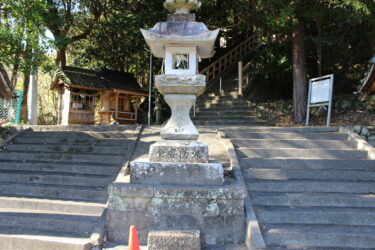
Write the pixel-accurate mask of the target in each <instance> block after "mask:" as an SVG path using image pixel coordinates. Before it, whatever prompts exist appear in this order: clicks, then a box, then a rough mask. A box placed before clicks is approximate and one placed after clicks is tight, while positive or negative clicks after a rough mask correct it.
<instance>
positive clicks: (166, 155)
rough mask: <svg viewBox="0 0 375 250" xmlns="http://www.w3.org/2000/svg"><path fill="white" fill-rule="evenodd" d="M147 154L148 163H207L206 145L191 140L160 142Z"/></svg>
mask: <svg viewBox="0 0 375 250" xmlns="http://www.w3.org/2000/svg"><path fill="white" fill-rule="evenodd" d="M149 154H150V155H149V159H150V162H184V163H208V147H207V145H205V144H203V143H200V142H197V141H193V140H162V141H159V142H157V143H155V144H153V145H151V147H150V153H149Z"/></svg>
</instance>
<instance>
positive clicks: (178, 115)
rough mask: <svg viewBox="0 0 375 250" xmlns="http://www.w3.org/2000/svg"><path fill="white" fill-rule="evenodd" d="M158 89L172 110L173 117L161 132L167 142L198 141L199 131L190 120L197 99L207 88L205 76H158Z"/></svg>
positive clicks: (156, 84) (156, 80) (156, 79)
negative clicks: (190, 113) (191, 110)
mask: <svg viewBox="0 0 375 250" xmlns="http://www.w3.org/2000/svg"><path fill="white" fill-rule="evenodd" d="M155 86H156V88H157V89H158V90H159V91H160V93H162V94H163V95H164V99H165V101H166V102H167V103H168V105H169V106H170V108H171V111H172V116H171V118H170V119H169V121H168V123H167V125H165V127H164V128H163V129H162V130H161V137H162V139H165V140H197V139H198V137H199V133H198V130H197V129H196V128H195V126H194V124H193V122H192V121H191V119H190V115H189V112H190V109H191V107H192V106H193V104H194V102H195V100H196V97H197V96H199V95H201V94H202V93H203V91H204V89H205V87H206V76H204V75H158V76H156V77H155Z"/></svg>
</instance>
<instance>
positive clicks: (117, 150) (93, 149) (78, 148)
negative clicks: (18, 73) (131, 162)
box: [4, 144, 128, 155]
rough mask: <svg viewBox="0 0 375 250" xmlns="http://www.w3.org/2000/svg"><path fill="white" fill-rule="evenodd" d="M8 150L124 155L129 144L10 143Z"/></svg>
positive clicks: (6, 148) (6, 149)
mask: <svg viewBox="0 0 375 250" xmlns="http://www.w3.org/2000/svg"><path fill="white" fill-rule="evenodd" d="M4 149H5V151H6V152H52V153H67V154H75V153H77V154H89V153H90V154H96V155H98V154H99V155H103V154H111V155H124V154H125V153H126V150H128V145H118V146H97V145H95V146H90V145H66V144H60V145H43V144H31V145H30V144H10V145H6V146H5V147H4Z"/></svg>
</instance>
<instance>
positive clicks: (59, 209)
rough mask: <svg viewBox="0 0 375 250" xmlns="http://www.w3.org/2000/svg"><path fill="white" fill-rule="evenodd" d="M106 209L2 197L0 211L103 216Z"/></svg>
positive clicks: (74, 203)
mask: <svg viewBox="0 0 375 250" xmlns="http://www.w3.org/2000/svg"><path fill="white" fill-rule="evenodd" d="M105 207H106V205H105V204H101V203H91V202H77V201H64V200H48V199H35V198H22V197H1V196H0V210H1V209H9V210H12V211H13V210H14V209H29V210H43V211H50V212H51V213H65V214H76V215H91V216H101V214H102V213H103V210H104V209H105Z"/></svg>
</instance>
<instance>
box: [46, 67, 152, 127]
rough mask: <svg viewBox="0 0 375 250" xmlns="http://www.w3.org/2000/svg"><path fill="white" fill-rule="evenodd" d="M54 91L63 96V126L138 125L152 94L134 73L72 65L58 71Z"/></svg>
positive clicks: (61, 116)
mask: <svg viewBox="0 0 375 250" xmlns="http://www.w3.org/2000/svg"><path fill="white" fill-rule="evenodd" d="M52 89H53V90H57V91H59V93H60V101H59V115H58V121H59V124H60V125H70V124H95V123H99V124H113V123H116V122H117V123H119V124H135V123H137V118H138V108H139V105H140V104H141V102H142V99H144V97H145V96H147V95H148V94H147V92H146V91H144V90H142V89H141V87H140V86H139V85H138V83H137V81H136V79H135V78H134V76H133V75H132V74H130V73H124V72H118V71H114V70H109V69H102V70H100V71H94V70H87V69H82V68H76V67H68V66H64V67H62V68H60V69H59V70H58V71H57V73H56V77H55V79H54V82H53V85H52ZM97 106H99V107H97ZM96 111H97V113H96Z"/></svg>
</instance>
